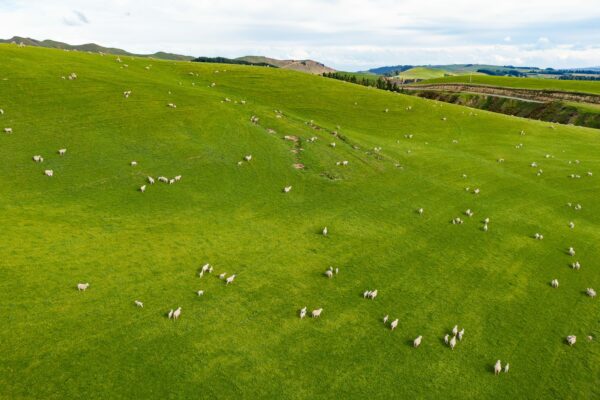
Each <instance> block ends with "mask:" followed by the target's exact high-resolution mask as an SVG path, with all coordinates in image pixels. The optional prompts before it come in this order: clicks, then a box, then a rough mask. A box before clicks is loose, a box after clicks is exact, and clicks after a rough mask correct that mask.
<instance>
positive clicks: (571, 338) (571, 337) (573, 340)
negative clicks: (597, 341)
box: [567, 335, 577, 346]
mask: <svg viewBox="0 0 600 400" xmlns="http://www.w3.org/2000/svg"><path fill="white" fill-rule="evenodd" d="M576 342H577V336H575V335H569V336H567V343H568V344H569V346H573V345H574V344H575V343H576Z"/></svg>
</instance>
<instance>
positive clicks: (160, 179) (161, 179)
mask: <svg viewBox="0 0 600 400" xmlns="http://www.w3.org/2000/svg"><path fill="white" fill-rule="evenodd" d="M158 181H159V182H164V183H169V180H168V179H167V178H166V177H164V176H159V177H158Z"/></svg>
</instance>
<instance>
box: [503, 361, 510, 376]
mask: <svg viewBox="0 0 600 400" xmlns="http://www.w3.org/2000/svg"><path fill="white" fill-rule="evenodd" d="M509 368H510V364H509V363H506V365H505V366H504V373H505V374H506V373H508V369H509Z"/></svg>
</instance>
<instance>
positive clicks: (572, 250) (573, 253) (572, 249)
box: [569, 247, 575, 257]
mask: <svg viewBox="0 0 600 400" xmlns="http://www.w3.org/2000/svg"><path fill="white" fill-rule="evenodd" d="M569 255H570V256H571V257H572V256H574V255H575V249H574V248H572V247H569Z"/></svg>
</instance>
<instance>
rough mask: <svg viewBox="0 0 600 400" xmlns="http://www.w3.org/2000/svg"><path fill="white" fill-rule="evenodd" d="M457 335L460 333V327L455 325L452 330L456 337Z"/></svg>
mask: <svg viewBox="0 0 600 400" xmlns="http://www.w3.org/2000/svg"><path fill="white" fill-rule="evenodd" d="M457 333H458V325H454V328H452V334H453V335H455V336H456V334H457Z"/></svg>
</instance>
